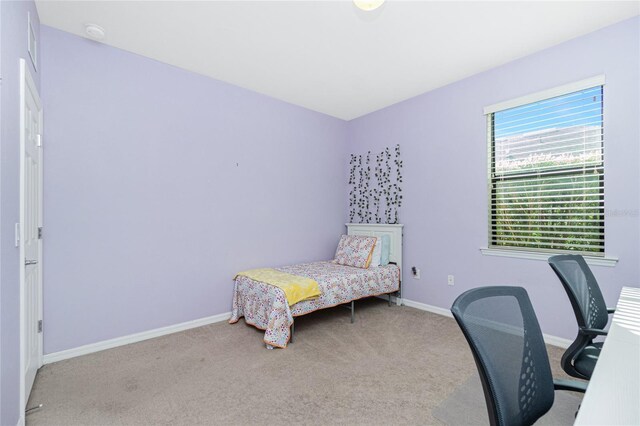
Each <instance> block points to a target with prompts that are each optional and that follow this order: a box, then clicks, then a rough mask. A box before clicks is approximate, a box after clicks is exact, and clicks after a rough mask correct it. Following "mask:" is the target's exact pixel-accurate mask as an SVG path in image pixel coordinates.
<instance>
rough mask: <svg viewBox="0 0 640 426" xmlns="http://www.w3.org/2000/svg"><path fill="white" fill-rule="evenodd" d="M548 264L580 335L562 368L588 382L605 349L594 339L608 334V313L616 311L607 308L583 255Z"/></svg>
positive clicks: (553, 257)
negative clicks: (573, 314)
mask: <svg viewBox="0 0 640 426" xmlns="http://www.w3.org/2000/svg"><path fill="white" fill-rule="evenodd" d="M549 265H551V268H552V269H553V270H554V271H555V273H556V275H558V278H560V282H562V286H563V287H564V289H565V291H566V292H567V296H569V300H570V301H571V306H572V307H573V312H574V313H575V315H576V320H577V321H578V336H577V337H576V339H575V340H574V342H573V343H572V344H571V346H569V348H568V349H567V350H566V352H565V353H564V355H562V361H561V362H560V363H561V365H562V369H563V370H564V371H566V372H567V374H568V375H570V376H573V377H579V378H581V379H587V380H588V379H590V378H591V375H592V374H593V369H594V368H595V366H596V362H597V361H598V356H599V355H600V350H601V349H602V342H597V343H594V342H593V338H594V337H596V336H606V335H607V332H606V331H604V328H605V327H606V325H607V322H609V315H608V314H611V313H613V312H614V311H615V309H607V305H606V304H605V301H604V297H602V292H600V287H599V286H598V282H597V281H596V277H594V276H593V273H592V272H591V269H589V266H588V265H587V262H585V260H584V258H583V257H582V256H580V255H575V254H567V255H560V256H552V257H550V258H549Z"/></svg>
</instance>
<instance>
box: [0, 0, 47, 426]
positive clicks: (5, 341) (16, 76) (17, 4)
mask: <svg viewBox="0 0 640 426" xmlns="http://www.w3.org/2000/svg"><path fill="white" fill-rule="evenodd" d="M28 13H30V14H31V19H32V20H33V21H34V29H35V31H36V39H39V35H38V33H39V20H38V13H37V11H36V7H35V3H34V2H33V1H0V19H1V21H0V70H1V73H2V87H1V88H0V98H1V100H0V102H1V103H0V235H1V236H2V238H0V259H1V261H0V262H1V264H0V382H1V383H0V424H2V425H14V424H16V423H17V422H18V418H19V417H20V409H19V401H20V376H19V362H20V341H19V338H20V265H19V259H18V258H19V254H20V252H19V250H18V249H17V248H16V247H15V246H14V240H13V238H14V224H15V223H17V222H18V221H19V218H20V192H19V191H20V175H19V173H20V62H19V60H20V58H24V59H25V60H26V61H27V64H29V71H31V75H32V76H33V78H34V81H35V83H36V86H38V87H39V86H40V74H39V73H38V72H37V71H36V70H35V69H34V68H33V66H32V64H31V61H30V59H29V53H28V50H27V14H28Z"/></svg>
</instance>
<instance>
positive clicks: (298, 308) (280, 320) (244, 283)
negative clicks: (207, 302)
mask: <svg viewBox="0 0 640 426" xmlns="http://www.w3.org/2000/svg"><path fill="white" fill-rule="evenodd" d="M276 269H278V270H280V271H283V272H286V273H289V274H293V275H300V276H303V277H308V278H312V279H314V280H316V281H317V282H318V284H319V286H320V291H321V292H322V295H321V296H320V297H318V298H315V299H311V300H303V301H302V302H298V303H296V304H295V305H293V306H291V307H290V306H289V305H288V303H287V299H286V297H285V295H284V292H283V291H282V290H281V289H279V288H278V287H274V286H272V285H269V284H265V283H261V282H258V281H254V280H252V279H250V278H247V277H244V276H239V277H238V278H237V279H236V281H235V288H234V292H233V309H232V311H231V319H230V320H229V322H230V323H232V324H233V323H235V322H237V321H238V320H239V319H240V318H241V317H244V319H245V321H246V322H247V324H251V325H253V326H255V327H257V328H259V329H261V330H265V333H264V342H265V343H266V344H267V345H271V346H277V347H279V348H285V347H286V346H287V343H288V342H289V338H290V335H291V334H290V327H291V325H292V324H293V317H297V316H300V315H304V314H308V313H309V312H313V311H317V310H318V309H324V308H329V307H331V306H336V305H340V304H343V303H348V302H350V301H352V300H356V299H361V298H363V297H367V296H376V295H379V294H384V293H391V292H394V291H397V290H398V289H399V287H400V284H399V283H400V271H399V269H398V267H397V266H396V265H387V266H378V267H375V268H370V269H361V268H354V267H352V266H343V265H338V264H335V263H333V262H314V263H306V264H302V265H293V266H285V267H282V268H276Z"/></svg>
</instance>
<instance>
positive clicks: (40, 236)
mask: <svg viewBox="0 0 640 426" xmlns="http://www.w3.org/2000/svg"><path fill="white" fill-rule="evenodd" d="M38 239H39V240H41V239H42V226H38Z"/></svg>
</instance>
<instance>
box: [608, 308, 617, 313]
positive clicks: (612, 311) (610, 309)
mask: <svg viewBox="0 0 640 426" xmlns="http://www.w3.org/2000/svg"><path fill="white" fill-rule="evenodd" d="M615 311H616V308H607V313H608V314H612V313H614V312H615Z"/></svg>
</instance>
